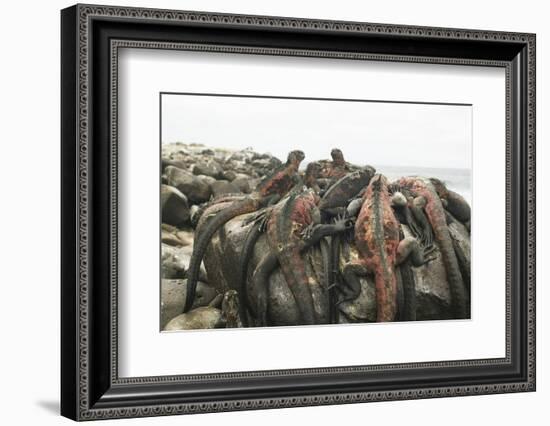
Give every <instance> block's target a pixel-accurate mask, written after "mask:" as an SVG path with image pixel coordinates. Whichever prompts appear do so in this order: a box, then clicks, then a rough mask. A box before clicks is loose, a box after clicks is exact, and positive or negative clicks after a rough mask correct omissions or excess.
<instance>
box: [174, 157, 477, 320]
mask: <svg viewBox="0 0 550 426" xmlns="http://www.w3.org/2000/svg"><path fill="white" fill-rule="evenodd" d="M331 156H332V162H331V161H328V160H322V161H318V162H311V163H309V164H308V166H307V169H306V171H305V173H304V174H302V173H301V172H299V166H300V163H301V162H302V160H303V159H304V154H303V153H302V152H301V151H292V152H291V153H290V154H289V155H288V159H287V162H286V163H285V164H283V165H282V166H280V167H279V168H278V169H277V170H276V171H275V172H274V173H273V174H272V175H270V176H268V177H266V178H265V179H264V180H262V182H261V183H260V184H259V185H258V187H257V188H256V190H255V191H254V192H253V193H252V194H249V195H242V194H239V195H229V196H224V197H221V198H219V199H217V200H215V202H213V203H209V204H207V205H206V206H205V207H204V208H203V210H202V214H201V215H200V219H199V221H198V224H197V227H196V229H197V239H196V242H195V245H194V249H193V254H192V257H191V262H190V266H189V269H188V272H187V293H186V303H185V308H184V312H186V311H188V310H189V309H190V307H191V306H192V304H193V299H194V294H195V289H196V285H197V280H198V274H199V268H200V264H201V262H202V259H203V257H204V254H205V252H206V249H207V247H208V244H209V243H210V241H211V239H212V237H213V236H214V234H215V233H216V231H217V230H218V229H220V227H222V226H223V225H224V224H225V223H227V222H228V221H229V220H231V219H232V218H234V217H236V216H239V215H242V214H246V213H252V212H257V213H256V214H254V215H252V216H251V217H249V218H247V220H245V222H244V223H245V224H249V223H250V222H253V225H252V226H251V227H250V230H249V231H248V233H247V235H246V238H245V240H244V243H243V245H242V249H241V252H240V262H239V265H238V277H239V278H238V283H239V289H238V300H239V302H238V307H239V317H240V321H242V325H243V326H245V327H247V326H251V325H255V326H265V325H270V321H269V315H268V299H269V298H268V295H269V278H270V276H271V274H272V273H273V271H274V270H275V269H276V268H277V267H279V268H280V270H281V272H282V274H283V276H284V279H285V281H286V285H287V286H288V288H289V290H290V292H291V293H292V296H293V298H294V300H295V303H296V307H297V311H298V313H299V324H319V323H322V322H326V316H323V315H321V314H322V313H320V312H317V311H316V309H315V306H316V304H315V303H314V301H313V296H312V290H311V285H312V284H316V283H317V282H316V280H317V278H316V274H315V273H312V272H311V271H309V272H308V268H306V263H305V259H304V255H305V252H306V251H307V250H308V249H310V248H312V247H314V246H317V245H318V246H319V247H320V249H321V253H322V259H323V269H324V273H323V274H322V279H321V281H323V282H322V283H321V286H322V287H323V288H324V289H326V290H327V291H328V294H329V297H330V299H331V303H330V304H329V306H330V308H331V313H330V315H329V319H330V322H335V321H336V319H337V309H338V306H339V305H340V304H342V303H344V302H348V301H351V300H354V299H355V298H357V297H358V295H359V292H360V291H361V281H360V278H359V277H361V276H365V275H367V274H370V275H372V276H373V277H374V282H375V291H376V309H377V315H376V320H377V321H395V320H415V319H416V288H415V277H414V273H413V270H412V268H413V267H418V266H420V265H423V264H425V263H426V262H427V261H429V259H427V256H428V255H429V254H430V253H432V252H433V251H434V250H435V249H436V248H438V249H439V251H440V252H441V256H442V258H443V262H444V265H445V269H446V273H447V278H448V282H449V285H450V293H451V298H452V304H453V307H454V312H455V316H456V317H457V318H465V317H467V316H468V309H469V305H468V301H467V295H466V292H465V285H464V282H465V281H464V280H463V278H462V276H461V270H462V272H463V273H464V271H465V270H466V269H467V270H468V274H469V255H468V256H465V255H464V253H460V250H459V247H457V244H456V242H455V243H454V245H453V241H452V239H451V237H450V236H449V231H448V229H447V224H448V223H450V222H452V221H453V220H457V221H459V222H461V223H463V224H465V226H467V227H468V228H469V221H470V209H469V206H468V204H467V203H466V202H465V201H464V199H463V198H462V197H460V195H458V194H456V193H454V192H452V191H449V190H448V189H447V188H446V187H445V185H444V184H443V183H442V182H440V181H438V180H436V179H432V180H427V179H422V178H416V177H414V178H402V179H399V180H398V181H397V182H395V183H392V184H389V183H388V180H387V179H386V177H384V176H383V175H380V174H378V175H376V176H375V175H374V174H375V170H374V168H372V167H370V166H367V167H363V168H360V167H357V166H352V165H350V164H349V163H347V162H346V161H345V160H344V157H343V154H342V152H341V151H340V150H338V149H333V150H332V152H331ZM402 225H405V227H406V228H407V229H408V230H409V231H410V234H408V235H407V236H406V235H405V234H404V233H403V230H402ZM346 231H353V233H352V232H347V234H348V235H351V234H353V235H352V237H353V238H352V239H353V241H352V243H353V245H354V247H355V248H356V250H357V255H356V257H355V258H354V259H353V260H350V261H348V262H346V263H345V264H344V265H343V267H340V266H341V265H340V246H341V235H342V234H344V233H346ZM262 235H265V238H266V241H267V246H268V247H269V251H268V252H267V253H266V254H265V255H264V256H263V257H262V258H261V260H260V261H259V263H258V264H257V265H256V267H255V268H254V270H253V271H252V273H249V260H250V259H251V258H252V255H253V253H254V248H255V246H256V243H257V241H258V239H259V238H260V237H261V236H262ZM435 244H437V246H435ZM466 257H467V259H466ZM467 262H468V263H467ZM466 263H467V264H466ZM467 279H468V280H469V275H468V278H467ZM468 282H469V281H468ZM247 284H248V285H249V286H251V288H254V292H253V294H250V295H249V294H248V293H247ZM317 306H318V305H317ZM239 324H240V323H239Z"/></svg>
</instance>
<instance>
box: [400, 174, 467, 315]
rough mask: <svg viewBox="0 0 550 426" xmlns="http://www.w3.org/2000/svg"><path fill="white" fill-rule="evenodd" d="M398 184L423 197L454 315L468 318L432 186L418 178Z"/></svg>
mask: <svg viewBox="0 0 550 426" xmlns="http://www.w3.org/2000/svg"><path fill="white" fill-rule="evenodd" d="M399 184H400V185H401V186H403V187H406V188H408V189H409V190H411V191H412V192H413V193H415V194H416V195H417V196H422V197H424V199H425V201H426V205H425V207H424V210H425V212H426V214H427V216H428V219H429V221H430V223H431V225H432V229H433V231H434V236H435V240H436V242H437V244H438V246H439V250H440V252H441V256H442V258H443V263H444V265H445V271H446V273H447V281H448V283H449V290H450V293H451V300H452V302H451V303H452V309H453V311H454V315H455V317H456V318H468V317H469V310H468V301H467V295H466V287H465V283H464V280H463V278H462V274H461V272H460V267H459V264H458V260H457V256H456V253H455V249H454V245H453V241H452V239H451V236H450V234H449V229H448V227H447V219H446V215H445V210H444V208H443V205H442V203H441V199H440V197H439V195H438V193H437V191H436V189H435V188H434V185H433V184H432V183H431V182H430V181H429V180H425V179H422V178H419V177H404V178H401V179H399Z"/></svg>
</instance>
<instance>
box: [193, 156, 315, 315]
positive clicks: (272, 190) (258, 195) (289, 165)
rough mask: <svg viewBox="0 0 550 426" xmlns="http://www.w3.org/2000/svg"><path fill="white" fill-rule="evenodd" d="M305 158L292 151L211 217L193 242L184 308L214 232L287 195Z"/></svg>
mask: <svg viewBox="0 0 550 426" xmlns="http://www.w3.org/2000/svg"><path fill="white" fill-rule="evenodd" d="M304 158H305V155H304V153H303V152H302V151H298V150H297V151H292V152H290V153H289V154H288V158H287V161H286V163H285V164H284V165H281V166H280V167H279V168H277V169H276V170H275V171H274V172H273V173H272V174H271V175H269V176H267V177H266V178H264V179H263V180H262V181H261V182H260V183H259V184H258V186H257V187H256V189H255V190H254V192H252V193H251V194H249V195H248V196H247V197H245V198H243V199H242V200H238V201H234V202H233V203H231V205H230V206H228V207H227V208H225V209H223V210H221V211H220V212H218V213H217V214H216V215H215V216H214V217H212V218H211V219H209V220H208V223H207V224H206V225H205V227H204V230H203V231H202V232H201V233H200V235H198V238H197V239H196V241H195V243H194V245H193V254H192V256H191V260H190V262H189V269H188V272H187V294H186V299H185V306H184V309H183V311H184V312H187V311H188V310H189V309H190V308H191V306H192V305H193V299H194V298H195V289H196V287H197V280H198V275H199V271H200V265H201V263H202V259H203V257H204V253H205V252H206V248H207V247H208V244H209V243H210V240H211V238H212V236H213V235H214V234H215V233H216V231H217V230H218V229H219V228H220V227H221V226H223V225H224V224H225V223H227V222H228V221H229V220H231V219H233V218H234V217H236V216H239V215H241V214H245V213H251V212H253V211H256V210H258V209H259V208H261V207H263V206H266V205H269V204H271V203H273V202H275V201H277V200H279V199H280V198H281V197H282V196H283V195H285V194H286V193H287V192H288V191H289V190H290V189H291V188H292V187H293V186H294V184H295V183H296V179H297V175H298V168H299V167H300V163H301V162H302V160H303V159H304Z"/></svg>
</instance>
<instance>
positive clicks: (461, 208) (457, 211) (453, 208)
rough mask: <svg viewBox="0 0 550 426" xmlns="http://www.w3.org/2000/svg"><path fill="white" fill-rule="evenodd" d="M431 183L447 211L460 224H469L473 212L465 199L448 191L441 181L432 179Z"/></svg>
mask: <svg viewBox="0 0 550 426" xmlns="http://www.w3.org/2000/svg"><path fill="white" fill-rule="evenodd" d="M430 182H431V183H432V185H433V186H434V188H435V190H436V192H437V195H439V198H441V200H443V203H444V207H445V209H446V210H447V211H449V212H450V213H451V214H452V215H453V216H454V217H455V218H456V219H458V220H459V221H460V222H462V223H469V221H470V218H471V216H472V212H471V210H470V205H469V204H468V202H467V201H466V200H465V199H464V197H463V196H462V195H460V194H457V193H456V192H454V191H451V190H450V189H448V188H447V187H446V186H445V184H444V183H443V182H441V181H440V180H439V179H436V178H430Z"/></svg>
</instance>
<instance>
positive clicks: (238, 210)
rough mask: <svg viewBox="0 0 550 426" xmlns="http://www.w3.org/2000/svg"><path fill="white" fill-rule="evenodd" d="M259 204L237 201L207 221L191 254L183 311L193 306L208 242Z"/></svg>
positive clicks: (251, 199)
mask: <svg viewBox="0 0 550 426" xmlns="http://www.w3.org/2000/svg"><path fill="white" fill-rule="evenodd" d="M258 205H259V202H258V200H256V199H253V198H247V199H245V200H241V201H236V202H235V203H233V204H231V205H230V206H229V207H227V208H226V209H225V210H222V211H220V212H219V213H218V214H217V215H216V216H214V217H213V218H212V219H210V220H209V221H208V222H207V224H206V225H205V227H204V231H202V232H201V233H200V235H199V236H198V238H197V239H196V240H195V242H194V245H193V254H192V256H191V260H190V262H189V269H188V271H187V292H186V294H185V306H184V308H183V312H187V311H189V309H191V306H193V301H194V300H195V291H196V289H197V282H198V279H199V272H200V267H201V263H202V259H203V257H204V254H205V253H206V249H207V248H208V244H210V240H211V239H212V237H213V236H214V234H215V233H216V231H217V230H218V229H220V228H221V227H222V226H223V225H225V224H226V223H227V222H229V221H230V220H231V219H233V218H234V217H237V216H239V215H241V214H245V213H250V212H253V211H255V210H257V209H258Z"/></svg>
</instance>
